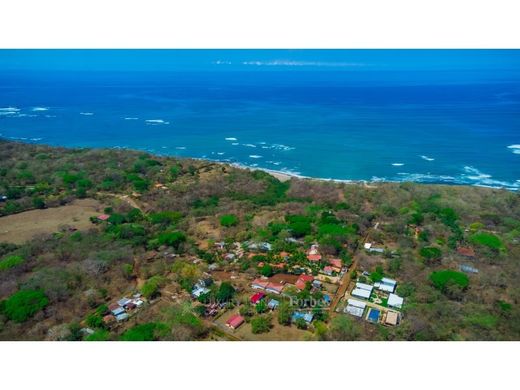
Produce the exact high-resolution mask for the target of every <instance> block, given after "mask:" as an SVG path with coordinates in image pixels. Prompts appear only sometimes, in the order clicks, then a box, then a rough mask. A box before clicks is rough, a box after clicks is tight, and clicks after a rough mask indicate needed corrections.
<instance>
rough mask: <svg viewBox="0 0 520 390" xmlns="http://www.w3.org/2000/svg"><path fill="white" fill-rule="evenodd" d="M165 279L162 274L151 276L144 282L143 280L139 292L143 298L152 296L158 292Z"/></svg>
mask: <svg viewBox="0 0 520 390" xmlns="http://www.w3.org/2000/svg"><path fill="white" fill-rule="evenodd" d="M164 282H165V280H164V278H163V277H162V276H158V275H156V276H152V277H151V278H150V279H148V280H147V281H146V282H144V284H143V287H141V294H143V296H144V297H145V298H154V297H155V296H157V294H159V289H160V288H161V286H162V285H163V284H164Z"/></svg>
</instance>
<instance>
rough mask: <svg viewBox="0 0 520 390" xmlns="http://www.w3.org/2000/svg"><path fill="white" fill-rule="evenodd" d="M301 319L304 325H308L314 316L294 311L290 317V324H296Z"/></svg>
mask: <svg viewBox="0 0 520 390" xmlns="http://www.w3.org/2000/svg"><path fill="white" fill-rule="evenodd" d="M300 318H301V319H303V320H304V321H305V322H306V323H308V324H310V323H311V322H312V320H313V318H314V314H312V313H310V312H309V313H306V312H302V311H295V312H294V313H293V315H292V317H291V320H292V322H296V321H297V320H298V319H300Z"/></svg>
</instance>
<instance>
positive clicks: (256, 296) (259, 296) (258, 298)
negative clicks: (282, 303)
mask: <svg viewBox="0 0 520 390" xmlns="http://www.w3.org/2000/svg"><path fill="white" fill-rule="evenodd" d="M264 298H265V294H264V293H263V292H257V293H256V294H254V295H252V296H251V299H250V300H249V301H250V302H251V303H252V304H253V305H256V304H257V303H258V302H260V301H261V300H262V299H264Z"/></svg>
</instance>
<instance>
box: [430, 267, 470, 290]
mask: <svg viewBox="0 0 520 390" xmlns="http://www.w3.org/2000/svg"><path fill="white" fill-rule="evenodd" d="M430 281H431V282H432V284H433V286H434V287H435V288H437V289H439V290H441V291H446V289H447V287H448V286H449V285H450V284H455V285H457V286H459V287H460V288H461V289H466V288H467V287H468V285H469V278H468V276H467V275H466V274H464V273H462V272H458V271H452V270H448V269H447V270H443V271H436V272H432V273H431V275H430Z"/></svg>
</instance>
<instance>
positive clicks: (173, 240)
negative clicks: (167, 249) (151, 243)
mask: <svg viewBox="0 0 520 390" xmlns="http://www.w3.org/2000/svg"><path fill="white" fill-rule="evenodd" d="M157 241H158V243H159V245H168V246H171V247H173V248H175V249H179V246H180V244H181V243H183V242H185V241H186V235H185V234H184V233H183V232H180V231H178V230H177V231H174V232H165V233H161V234H159V236H158V237H157Z"/></svg>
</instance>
